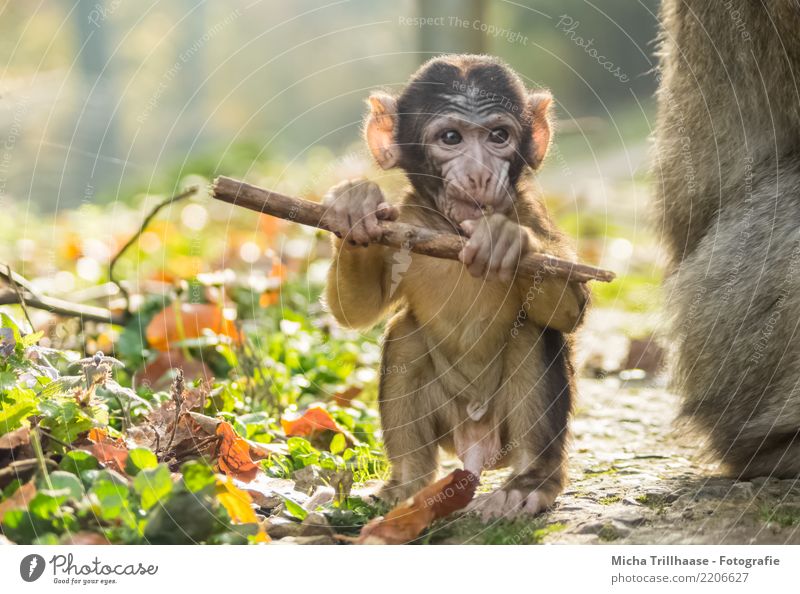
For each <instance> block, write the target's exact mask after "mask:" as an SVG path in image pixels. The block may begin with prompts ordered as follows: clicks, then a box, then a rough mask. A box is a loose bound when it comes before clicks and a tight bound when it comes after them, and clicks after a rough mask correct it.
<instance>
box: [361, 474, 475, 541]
mask: <svg viewBox="0 0 800 594" xmlns="http://www.w3.org/2000/svg"><path fill="white" fill-rule="evenodd" d="M478 480H479V479H478V477H477V476H476V475H474V474H473V473H471V472H470V471H468V470H454V471H453V472H451V473H450V474H448V475H447V476H446V477H444V478H443V479H441V480H439V481H436V482H435V483H433V484H432V485H429V486H427V487H425V488H424V489H422V490H421V491H419V492H418V493H417V494H416V495H414V497H412V498H411V499H408V500H407V501H405V502H403V503H401V504H400V505H398V506H397V507H395V508H394V509H393V510H392V511H390V512H389V513H388V514H386V516H385V517H379V518H374V519H373V520H370V521H369V523H368V524H367V525H366V526H364V528H362V529H361V534H360V535H359V537H358V540H357V541H356V542H357V543H358V544H405V543H407V542H409V541H412V540H414V539H415V538H417V537H418V536H419V535H420V534H421V533H422V531H423V530H425V528H427V527H428V526H430V524H431V522H433V521H434V520H436V519H439V518H444V517H445V516H448V515H450V514H451V513H453V512H454V511H457V510H459V509H462V508H464V507H466V506H467V504H468V503H469V502H470V501H471V500H472V497H473V496H474V495H475V488H476V487H477V486H478Z"/></svg>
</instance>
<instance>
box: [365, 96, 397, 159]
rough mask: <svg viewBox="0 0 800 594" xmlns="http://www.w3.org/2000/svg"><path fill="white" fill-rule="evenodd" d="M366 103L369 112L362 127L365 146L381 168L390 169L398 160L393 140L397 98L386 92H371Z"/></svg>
mask: <svg viewBox="0 0 800 594" xmlns="http://www.w3.org/2000/svg"><path fill="white" fill-rule="evenodd" d="M367 103H368V104H369V114H367V122H366V126H365V127H364V136H365V137H366V140H367V146H369V150H370V152H371V153H372V156H373V157H375V161H377V163H378V165H380V167H381V169H391V168H392V167H395V166H396V165H397V163H398V161H399V160H400V149H399V147H398V146H397V145H396V144H395V142H394V128H395V124H396V122H397V99H395V98H394V97H392V96H391V95H388V94H387V93H373V94H372V95H370V97H369V99H368V100H367Z"/></svg>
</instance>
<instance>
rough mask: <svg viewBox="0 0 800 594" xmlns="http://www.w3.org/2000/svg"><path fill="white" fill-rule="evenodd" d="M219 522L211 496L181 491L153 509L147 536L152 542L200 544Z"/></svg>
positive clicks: (148, 522)
mask: <svg viewBox="0 0 800 594" xmlns="http://www.w3.org/2000/svg"><path fill="white" fill-rule="evenodd" d="M147 472H149V471H147ZM140 476H141V475H140ZM137 478H138V477H137ZM217 525H218V520H217V518H216V516H215V515H214V509H213V500H212V499H211V497H210V496H208V495H199V494H197V493H188V492H186V491H181V492H178V493H176V494H175V495H174V496H172V497H170V499H168V500H167V502H166V503H165V504H164V505H159V506H158V507H156V508H154V509H153V511H152V512H150V517H149V519H148V521H147V525H146V526H145V529H144V537H145V539H146V540H147V541H148V542H150V543H151V544H197V543H199V542H202V541H204V540H206V539H207V538H208V537H209V536H210V535H211V533H212V532H213V530H214V527H215V526H217Z"/></svg>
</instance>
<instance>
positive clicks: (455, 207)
mask: <svg viewBox="0 0 800 594" xmlns="http://www.w3.org/2000/svg"><path fill="white" fill-rule="evenodd" d="M447 207H448V208H447V211H446V213H445V214H446V215H447V218H449V219H450V220H451V221H453V222H455V223H462V222H464V221H469V220H473V219H480V218H481V217H483V216H485V214H486V210H487V208H488V207H487V206H481V205H480V204H478V203H477V202H475V201H474V200H470V199H466V200H460V199H450V201H449V202H448V204H447Z"/></svg>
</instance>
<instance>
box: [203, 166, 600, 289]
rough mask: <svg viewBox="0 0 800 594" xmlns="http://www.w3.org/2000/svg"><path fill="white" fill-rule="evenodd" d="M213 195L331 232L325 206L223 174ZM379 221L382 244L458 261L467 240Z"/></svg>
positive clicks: (561, 266) (546, 262) (560, 272)
mask: <svg viewBox="0 0 800 594" xmlns="http://www.w3.org/2000/svg"><path fill="white" fill-rule="evenodd" d="M212 195H213V197H214V198H216V199H217V200H222V201H223V202H228V203H229V204H234V205H236V206H243V207H245V208H249V209H250V210H254V211H256V212H260V213H266V214H269V215H272V216H274V217H278V218H281V219H286V220H287V221H292V222H294V223H300V224H302V225H308V226H310V227H317V228H319V229H324V230H325V231H333V230H332V229H330V228H328V226H327V224H326V223H325V217H324V215H325V212H326V210H327V208H326V207H325V206H324V205H322V204H318V203H316V202H311V201H309V200H303V199H301V198H293V197H291V196H284V195H283V194H279V193H277V192H272V191H270V190H265V189H264V188H259V187H256V186H252V185H250V184H247V183H245V182H242V181H238V180H235V179H231V178H229V177H224V176H221V177H218V178H217V179H216V180H214V184H213V187H212ZM378 224H379V225H380V226H381V229H382V230H383V237H382V238H381V241H380V243H381V244H382V245H385V246H388V247H391V248H395V249H401V250H410V251H412V252H415V253H417V254H423V255H425V256H431V257H433V258H444V259H447V260H458V253H459V252H460V251H461V248H462V247H464V243H465V242H466V238H464V237H461V236H460V235H456V234H455V233H440V232H438V231H431V230H430V229H426V228H424V227H419V226H417V225H409V224H407V223H400V222H397V221H378ZM519 270H520V271H521V272H522V273H523V274H530V275H536V274H541V273H545V274H551V275H553V276H558V277H561V278H565V279H567V280H571V281H577V282H586V281H590V280H598V281H603V282H610V281H612V280H614V277H615V274H614V273H613V272H611V271H609V270H603V269H601V268H595V267H594V266H587V265H586V264H578V263H576V262H569V261H567V260H561V259H559V258H556V257H554V256H550V255H547V254H528V255H527V256H525V257H524V258H522V260H521V261H520V263H519Z"/></svg>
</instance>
